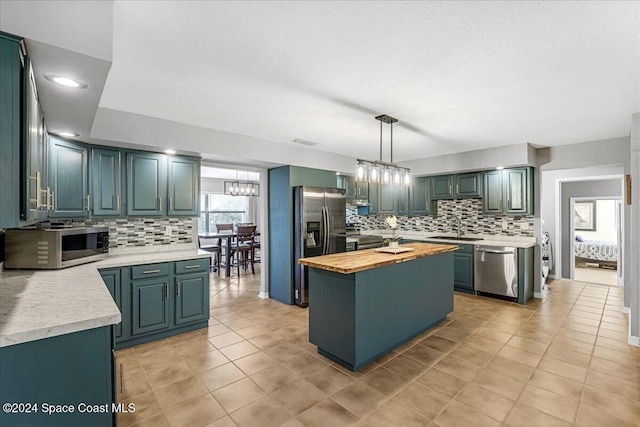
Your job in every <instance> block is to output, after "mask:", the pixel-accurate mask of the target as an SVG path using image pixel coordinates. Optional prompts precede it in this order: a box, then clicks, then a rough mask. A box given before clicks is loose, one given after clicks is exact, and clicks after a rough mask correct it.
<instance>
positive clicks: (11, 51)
mask: <svg viewBox="0 0 640 427" xmlns="http://www.w3.org/2000/svg"><path fill="white" fill-rule="evenodd" d="M21 74H22V64H21V62H20V38H18V37H14V36H11V35H9V34H6V33H2V32H0V182H2V185H0V228H12V227H18V223H19V220H20V131H21V128H20V111H21V98H20V96H21V93H20V78H21Z"/></svg>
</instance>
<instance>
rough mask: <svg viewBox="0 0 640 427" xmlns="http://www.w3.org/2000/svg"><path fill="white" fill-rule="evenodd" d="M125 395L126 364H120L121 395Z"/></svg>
mask: <svg viewBox="0 0 640 427" xmlns="http://www.w3.org/2000/svg"><path fill="white" fill-rule="evenodd" d="M122 393H124V363H121V364H120V394H122Z"/></svg>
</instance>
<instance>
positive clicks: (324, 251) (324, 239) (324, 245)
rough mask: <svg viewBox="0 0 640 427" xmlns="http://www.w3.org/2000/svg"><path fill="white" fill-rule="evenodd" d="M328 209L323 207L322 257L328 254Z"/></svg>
mask: <svg viewBox="0 0 640 427" xmlns="http://www.w3.org/2000/svg"><path fill="white" fill-rule="evenodd" d="M326 209H327V208H326V207H325V206H323V207H322V255H326V254H327V235H328V234H329V230H328V228H327V210H326Z"/></svg>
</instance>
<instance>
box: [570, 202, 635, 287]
mask: <svg viewBox="0 0 640 427" xmlns="http://www.w3.org/2000/svg"><path fill="white" fill-rule="evenodd" d="M586 200H594V201H598V200H614V201H615V213H614V215H615V217H616V218H615V219H616V244H617V246H618V260H617V261H616V269H617V272H620V271H621V266H622V263H621V262H620V259H622V248H624V241H621V238H622V237H623V235H624V233H621V230H623V228H621V226H624V222H622V224H621V223H620V221H618V215H619V214H620V211H619V209H618V206H621V205H622V197H617V196H610V197H601V196H600V197H586V196H585V197H570V198H569V214H570V215H571V213H572V212H574V210H575V203H576V202H582V201H586ZM621 219H622V221H624V213H623V212H622V215H621ZM575 234H576V228H575V226H574V225H572V226H571V227H570V228H569V253H570V254H572V256H570V257H569V262H570V265H569V279H571V280H575V273H576V257H575V255H573V254H575V243H576V235H575ZM621 274H622V273H616V281H617V284H618V286H620V287H622V286H623V283H624V282H621Z"/></svg>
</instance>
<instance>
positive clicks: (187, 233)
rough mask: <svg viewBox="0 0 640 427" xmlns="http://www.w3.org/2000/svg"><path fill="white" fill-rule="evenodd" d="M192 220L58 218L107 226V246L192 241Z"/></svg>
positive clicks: (138, 246) (122, 246)
mask: <svg viewBox="0 0 640 427" xmlns="http://www.w3.org/2000/svg"><path fill="white" fill-rule="evenodd" d="M196 221H197V219H194V218H113V219H84V220H66V221H60V222H63V223H65V224H71V225H73V226H74V227H82V226H98V227H108V228H109V248H110V249H124V248H141V247H151V246H165V245H166V246H168V245H175V244H182V243H193V242H194V230H195V229H196V228H197V224H194V223H196ZM51 222H52V223H53V222H54V221H51ZM56 223H57V222H56ZM166 249H167V248H163V250H166Z"/></svg>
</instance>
